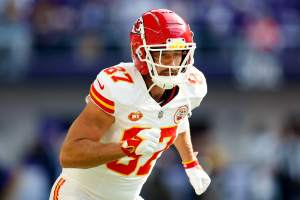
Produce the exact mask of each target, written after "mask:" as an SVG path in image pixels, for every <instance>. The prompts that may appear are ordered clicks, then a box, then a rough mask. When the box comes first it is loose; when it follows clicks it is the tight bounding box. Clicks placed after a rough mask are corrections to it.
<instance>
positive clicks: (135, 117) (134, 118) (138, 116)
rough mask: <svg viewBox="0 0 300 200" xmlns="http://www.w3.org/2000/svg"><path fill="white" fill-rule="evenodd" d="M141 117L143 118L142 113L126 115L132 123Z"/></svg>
mask: <svg viewBox="0 0 300 200" xmlns="http://www.w3.org/2000/svg"><path fill="white" fill-rule="evenodd" d="M142 117H143V113H141V112H140V111H137V112H132V113H130V114H129V115H128V119H129V120H130V121H134V122H135V121H137V120H139V119H141V118H142Z"/></svg>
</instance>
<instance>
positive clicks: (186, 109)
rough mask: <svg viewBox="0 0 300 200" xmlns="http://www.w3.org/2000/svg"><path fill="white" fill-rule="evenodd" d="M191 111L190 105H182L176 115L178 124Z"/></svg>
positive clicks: (175, 118) (175, 119)
mask: <svg viewBox="0 0 300 200" xmlns="http://www.w3.org/2000/svg"><path fill="white" fill-rule="evenodd" d="M188 112H189V107H188V106H187V105H184V106H180V107H179V108H178V110H177V111H176V112H175V115H174V122H175V124H178V123H179V121H180V120H182V119H183V118H184V117H185V116H186V115H187V114H188Z"/></svg>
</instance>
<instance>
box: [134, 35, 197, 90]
mask: <svg viewBox="0 0 300 200" xmlns="http://www.w3.org/2000/svg"><path fill="white" fill-rule="evenodd" d="M143 42H145V40H144V41H143ZM145 43H146V42H145ZM145 43H144V45H141V46H139V48H137V50H136V54H137V55H138V58H139V59H140V60H141V61H144V62H146V63H147V67H148V70H149V74H150V77H151V79H152V81H153V83H154V84H155V85H157V86H159V87H161V88H164V89H171V88H173V87H174V86H176V85H179V84H182V83H184V82H185V81H186V77H187V74H188V72H189V68H190V67H191V66H193V64H194V51H195V48H196V44H195V43H186V42H185V40H184V39H183V38H169V39H168V40H167V41H166V44H157V45H156V44H154V45H146V44H145ZM142 51H144V52H145V53H144V55H145V56H143V57H142V55H143V53H142ZM173 51H174V52H176V51H181V52H182V59H181V61H180V64H179V65H175V64H174V63H173V64H172V65H166V64H164V63H163V60H162V57H163V56H162V55H163V54H165V53H167V52H173ZM153 54H159V58H158V60H156V61H155V60H154V58H153ZM158 68H161V69H163V68H164V69H165V70H162V71H164V72H165V71H167V72H168V73H164V74H163V75H160V74H159V73H158V70H157V69H158Z"/></svg>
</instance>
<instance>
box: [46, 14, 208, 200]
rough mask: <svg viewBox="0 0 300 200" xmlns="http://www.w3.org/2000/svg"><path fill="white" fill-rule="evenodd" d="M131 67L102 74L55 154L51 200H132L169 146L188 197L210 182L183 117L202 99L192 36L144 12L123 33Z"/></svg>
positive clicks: (179, 22)
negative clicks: (127, 37)
mask: <svg viewBox="0 0 300 200" xmlns="http://www.w3.org/2000/svg"><path fill="white" fill-rule="evenodd" d="M130 45H131V54H132V59H133V63H120V64H118V65H115V66H112V67H109V68H106V69H104V70H102V71H101V72H100V73H99V74H98V75H97V77H96V79H95V81H94V82H93V83H92V85H91V88H90V92H89V95H88V97H87V98H86V101H87V105H86V107H85V108H84V110H83V111H82V112H81V113H80V115H79V116H78V117H77V118H76V120H75V121H74V122H73V124H72V125H71V127H70V129H69V131H68V134H67V136H66V138H65V141H64V143H63V145H62V148H61V152H60V162H61V165H62V173H61V175H60V176H59V177H58V179H57V181H56V182H55V183H54V185H53V187H52V191H51V194H50V199H51V200H58V199H59V200H69V199H70V200H80V199H84V200H89V199H99V200H117V199H122V200H138V199H142V197H140V196H139V194H140V191H141V188H142V186H143V184H144V183H145V181H146V180H147V178H148V176H149V174H150V173H151V170H152V169H153V166H154V165H155V162H156V160H157V159H158V158H159V157H160V156H161V154H162V153H163V152H164V151H165V150H166V149H168V148H169V147H170V146H171V145H172V144H174V145H175V147H176V148H177V150H178V152H179V154H180V156H181V158H182V164H183V168H184V169H185V172H186V174H187V176H188V178H189V180H190V183H191V185H192V186H193V188H194V189H195V192H196V193H197V194H198V195H200V194H202V193H203V192H204V191H205V190H206V189H207V187H208V185H209V184H210V182H211V180H210V178H209V176H208V175H207V174H206V172H205V171H204V170H203V169H202V167H201V166H200V164H199V163H198V161H197V158H196V156H195V155H194V152H193V147H192V143H191V139H190V131H189V121H188V117H189V116H190V115H191V110H192V109H194V108H195V107H197V106H199V105H200V102H201V100H202V99H203V97H204V96H205V95H206V92H207V86H206V80H205V77H204V75H203V74H202V73H201V72H200V71H199V70H198V69H196V68H195V67H194V65H193V63H194V51H195V48H196V44H195V43H194V42H193V33H192V31H191V30H190V27H189V25H188V24H187V23H186V22H185V21H184V20H183V19H182V18H181V17H180V16H178V15H177V14H176V13H174V12H173V11H170V10H166V9H156V10H151V11H148V12H146V13H144V14H143V15H142V16H141V17H140V18H139V19H138V20H137V21H136V22H135V24H134V26H133V28H132V31H131V33H130Z"/></svg>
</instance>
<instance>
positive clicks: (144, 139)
mask: <svg viewBox="0 0 300 200" xmlns="http://www.w3.org/2000/svg"><path fill="white" fill-rule="evenodd" d="M160 136H161V130H160V129H157V128H151V129H144V130H141V131H140V132H139V133H138V134H137V135H136V136H134V137H132V138H130V139H128V140H125V141H124V142H123V144H122V149H123V151H124V152H125V153H126V154H127V155H129V156H130V155H133V154H135V155H145V154H152V153H154V152H156V151H160V150H162V149H163V148H164V146H163V145H164V144H162V143H159V138H160Z"/></svg>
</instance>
